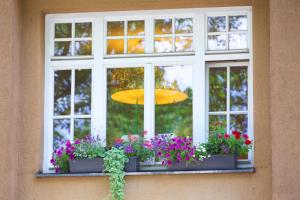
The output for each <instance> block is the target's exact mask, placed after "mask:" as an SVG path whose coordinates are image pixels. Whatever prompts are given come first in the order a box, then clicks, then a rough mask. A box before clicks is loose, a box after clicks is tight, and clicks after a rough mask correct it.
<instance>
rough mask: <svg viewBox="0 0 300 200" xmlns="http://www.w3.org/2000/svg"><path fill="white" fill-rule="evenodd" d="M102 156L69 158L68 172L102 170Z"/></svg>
mask: <svg viewBox="0 0 300 200" xmlns="http://www.w3.org/2000/svg"><path fill="white" fill-rule="evenodd" d="M103 163H104V161H103V158H93V159H88V158H83V159H74V160H70V161H69V164H70V173H84V172H98V173H101V172H103Z"/></svg>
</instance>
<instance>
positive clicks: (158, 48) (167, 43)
mask: <svg viewBox="0 0 300 200" xmlns="http://www.w3.org/2000/svg"><path fill="white" fill-rule="evenodd" d="M154 48H155V52H156V53H161V52H171V51H172V49H173V47H172V38H171V37H156V38H155V39H154Z"/></svg>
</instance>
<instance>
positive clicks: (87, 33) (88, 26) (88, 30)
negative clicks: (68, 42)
mask: <svg viewBox="0 0 300 200" xmlns="http://www.w3.org/2000/svg"><path fill="white" fill-rule="evenodd" d="M75 37H76V38H82V37H92V23H91V22H88V23H76V24H75Z"/></svg>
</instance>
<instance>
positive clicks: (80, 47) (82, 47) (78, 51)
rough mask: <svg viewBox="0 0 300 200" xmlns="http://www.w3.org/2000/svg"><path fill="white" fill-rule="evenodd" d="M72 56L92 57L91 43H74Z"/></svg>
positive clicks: (88, 41)
mask: <svg viewBox="0 0 300 200" xmlns="http://www.w3.org/2000/svg"><path fill="white" fill-rule="evenodd" d="M74 55H76V56H79V55H82V56H83V55H92V41H91V40H86V41H76V42H75V52H74Z"/></svg>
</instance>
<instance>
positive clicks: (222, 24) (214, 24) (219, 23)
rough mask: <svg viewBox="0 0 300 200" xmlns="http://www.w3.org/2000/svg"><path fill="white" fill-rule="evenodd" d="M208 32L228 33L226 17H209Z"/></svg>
mask: <svg viewBox="0 0 300 200" xmlns="http://www.w3.org/2000/svg"><path fill="white" fill-rule="evenodd" d="M207 31H208V32H224V31H226V17H225V16H220V17H208V18H207Z"/></svg>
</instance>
